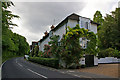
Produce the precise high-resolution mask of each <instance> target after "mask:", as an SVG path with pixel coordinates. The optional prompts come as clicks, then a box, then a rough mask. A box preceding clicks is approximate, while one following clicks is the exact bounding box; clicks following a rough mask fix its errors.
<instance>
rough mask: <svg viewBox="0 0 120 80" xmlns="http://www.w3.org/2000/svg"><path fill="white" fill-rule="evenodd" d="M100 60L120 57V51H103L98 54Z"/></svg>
mask: <svg viewBox="0 0 120 80" xmlns="http://www.w3.org/2000/svg"><path fill="white" fill-rule="evenodd" d="M98 55H99V56H98V57H99V58H104V57H118V58H119V57H120V51H118V50H116V49H113V48H107V49H105V50H101V51H100V52H99V53H98Z"/></svg>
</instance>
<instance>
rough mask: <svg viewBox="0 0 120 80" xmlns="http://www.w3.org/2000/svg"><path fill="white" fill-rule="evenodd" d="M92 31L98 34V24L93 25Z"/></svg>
mask: <svg viewBox="0 0 120 80" xmlns="http://www.w3.org/2000/svg"><path fill="white" fill-rule="evenodd" d="M90 31H92V32H94V33H95V34H96V33H97V25H96V24H91V27H90Z"/></svg>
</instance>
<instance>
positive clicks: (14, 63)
mask: <svg viewBox="0 0 120 80" xmlns="http://www.w3.org/2000/svg"><path fill="white" fill-rule="evenodd" d="M5 78H45V79H48V78H79V77H76V76H72V75H69V74H65V73H61V72H59V71H57V70H55V69H49V68H46V67H42V66H40V65H38V64H34V63H31V62H28V61H26V60H24V58H23V57H18V58H13V59H10V60H8V61H6V62H5V63H4V64H3V66H2V79H5Z"/></svg>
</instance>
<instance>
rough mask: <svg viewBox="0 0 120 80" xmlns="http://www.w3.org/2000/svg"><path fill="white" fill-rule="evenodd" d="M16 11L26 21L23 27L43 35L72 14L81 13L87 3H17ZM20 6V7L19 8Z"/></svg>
mask: <svg viewBox="0 0 120 80" xmlns="http://www.w3.org/2000/svg"><path fill="white" fill-rule="evenodd" d="M15 5H16V7H17V8H16V11H17V13H19V14H21V18H24V19H25V23H24V24H23V27H25V28H26V29H28V30H29V31H30V32H34V33H41V32H42V33H43V32H44V31H45V30H50V28H49V27H48V25H49V26H51V25H52V24H53V23H54V19H55V24H58V23H59V22H60V21H61V20H63V19H64V18H65V17H66V16H68V15H69V14H71V13H78V12H80V11H81V10H82V9H83V8H84V6H85V3H83V2H74V3H73V2H59V3H58V2H22V3H16V4H15ZM17 5H19V6H17Z"/></svg>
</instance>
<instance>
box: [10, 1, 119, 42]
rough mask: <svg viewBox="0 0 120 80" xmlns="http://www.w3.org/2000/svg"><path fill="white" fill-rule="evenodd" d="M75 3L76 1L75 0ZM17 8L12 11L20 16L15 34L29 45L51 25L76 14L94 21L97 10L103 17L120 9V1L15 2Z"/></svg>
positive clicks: (16, 21) (15, 20) (37, 39)
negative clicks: (20, 36) (24, 38)
mask: <svg viewBox="0 0 120 80" xmlns="http://www.w3.org/2000/svg"><path fill="white" fill-rule="evenodd" d="M74 1H75V0H74ZM14 4H15V7H11V8H10V10H12V12H13V13H14V14H17V15H19V16H20V19H14V20H13V22H14V23H16V24H18V26H19V27H14V28H13V30H12V31H13V32H15V33H18V34H20V35H23V36H25V37H26V39H27V41H28V43H29V44H31V42H32V41H39V40H40V39H41V38H42V37H43V35H44V32H45V31H46V30H47V31H48V32H49V30H50V26H51V25H57V24H58V23H60V22H61V21H62V20H63V19H65V17H67V16H68V15H70V14H72V13H76V14H78V15H80V16H83V17H88V18H91V20H92V19H93V15H94V13H95V12H96V10H99V11H101V13H102V14H103V16H105V15H106V13H110V12H111V11H113V10H115V8H116V7H118V0H89V1H88V0H84V1H83V0H81V1H78V0H77V2H63V1H62V2H47V1H46V2H38V1H36V2H33V0H32V2H27V1H26V2H14Z"/></svg>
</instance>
